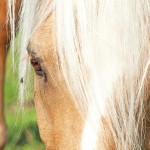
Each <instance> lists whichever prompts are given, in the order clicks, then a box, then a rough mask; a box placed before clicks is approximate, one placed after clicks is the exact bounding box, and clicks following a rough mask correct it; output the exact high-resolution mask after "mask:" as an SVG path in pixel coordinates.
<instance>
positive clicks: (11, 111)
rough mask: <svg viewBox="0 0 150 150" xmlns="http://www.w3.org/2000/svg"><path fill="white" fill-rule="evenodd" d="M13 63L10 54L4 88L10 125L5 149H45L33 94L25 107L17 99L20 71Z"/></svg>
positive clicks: (7, 117)
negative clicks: (15, 68)
mask: <svg viewBox="0 0 150 150" xmlns="http://www.w3.org/2000/svg"><path fill="white" fill-rule="evenodd" d="M15 58H17V57H16V56H15ZM11 64H12V63H11V56H10V54H8V57H7V63H6V75H5V88H4V99H5V114H6V122H7V127H8V143H7V145H6V147H5V150H44V149H45V147H44V145H43V143H42V142H41V140H40V136H39V132H38V127H37V122H36V114H35V108H34V103H33V96H32V94H29V95H30V96H29V97H28V99H27V104H26V105H25V107H24V108H23V109H22V108H20V106H19V103H18V101H17V97H18V96H17V90H18V80H17V76H18V73H17V70H15V71H13V69H12V66H11ZM13 72H14V73H13Z"/></svg>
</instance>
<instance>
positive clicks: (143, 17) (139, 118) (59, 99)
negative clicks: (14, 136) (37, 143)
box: [9, 0, 150, 150]
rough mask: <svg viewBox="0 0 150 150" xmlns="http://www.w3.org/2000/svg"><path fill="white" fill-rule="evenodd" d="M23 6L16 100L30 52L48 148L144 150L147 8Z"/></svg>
mask: <svg viewBox="0 0 150 150" xmlns="http://www.w3.org/2000/svg"><path fill="white" fill-rule="evenodd" d="M9 2H11V4H12V7H9V9H10V10H9V12H11V11H12V10H13V8H14V3H13V2H14V1H13V0H12V1H11V0H9ZM21 6H22V7H21V9H22V11H21V14H20V22H19V25H20V38H21V46H20V71H19V73H20V79H21V83H20V98H23V96H24V91H25V85H27V84H28V82H27V81H28V78H27V76H26V75H28V74H29V71H28V68H29V66H28V62H29V61H28V59H27V57H26V55H27V53H28V55H29V57H30V59H31V60H30V62H31V64H32V66H33V68H34V70H35V74H36V75H35V79H34V90H35V107H36V113H37V121H38V126H39V131H40V135H41V138H42V140H43V142H44V143H45V145H46V149H47V150H78V149H81V150H141V149H144V148H146V147H148V146H149V144H147V141H149V139H148V137H149V122H148V120H149V118H148V117H149V115H148V106H149V101H148V97H149V95H150V94H149V91H150V86H149V80H150V79H149V78H150V77H149V71H150V69H149V64H150V46H149V35H150V33H149V31H150V29H149V28H150V18H149V17H150V16H149V14H150V1H149V0H125V1H115V0H112V1H107V0H92V1H91V0H63V1H62V0H34V1H26V0H22V5H21ZM11 19H13V18H11ZM12 25H14V23H13V22H12V23H11V26H12ZM11 32H12V35H14V29H12V31H11ZM21 102H23V99H22V101H21Z"/></svg>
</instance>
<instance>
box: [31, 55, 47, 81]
mask: <svg viewBox="0 0 150 150" xmlns="http://www.w3.org/2000/svg"><path fill="white" fill-rule="evenodd" d="M30 63H31V65H32V66H33V68H34V70H35V73H36V75H39V76H42V77H43V78H44V82H46V81H47V76H46V73H45V72H44V71H43V69H42V67H41V64H40V59H39V58H36V57H33V56H32V58H31V60H30Z"/></svg>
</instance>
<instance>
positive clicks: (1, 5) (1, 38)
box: [0, 0, 20, 150]
mask: <svg viewBox="0 0 150 150" xmlns="http://www.w3.org/2000/svg"><path fill="white" fill-rule="evenodd" d="M7 4H8V3H7V1H6V0H3V1H1V2H0V150H1V149H3V148H4V145H5V144H6V142H7V128H6V122H5V118H4V97H3V92H4V71H5V60H6V55H7V49H8V45H9V42H10V27H9V25H8V16H7V14H8V13H7V10H8V9H7V6H8V5H7ZM19 7H20V1H19V0H18V1H17V3H16V5H15V8H16V11H15V14H16V15H17V14H18V12H19ZM17 18H18V17H16V19H15V22H16V23H17Z"/></svg>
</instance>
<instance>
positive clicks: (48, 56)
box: [29, 16, 83, 150]
mask: <svg viewBox="0 0 150 150" xmlns="http://www.w3.org/2000/svg"><path fill="white" fill-rule="evenodd" d="M54 35H55V33H54V30H53V20H52V16H50V17H49V18H48V19H47V20H46V21H45V22H44V24H43V25H42V26H41V27H40V28H39V29H38V31H37V32H36V33H35V34H34V35H33V37H32V39H31V41H30V46H29V54H30V55H31V64H32V65H33V67H34V69H35V72H36V74H37V75H36V76H35V84H34V89H35V107H36V113H37V120H38V126H39V130H40V135H41V138H42V140H43V142H44V143H45V145H46V147H47V149H51V150H52V149H55V150H56V149H57V150H63V149H70V150H71V149H79V145H80V144H79V141H80V138H81V131H82V125H83V120H82V118H81V116H80V114H79V112H78V110H77V109H76V107H75V104H74V103H73V101H72V99H71V96H70V94H69V92H68V90H67V87H66V85H65V81H64V79H63V77H62V74H61V72H60V71H58V69H57V68H58V65H57V63H56V62H57V61H56V55H55V52H54V40H55V39H54ZM31 51H32V52H33V53H32V52H31ZM30 52H31V53H30Z"/></svg>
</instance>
